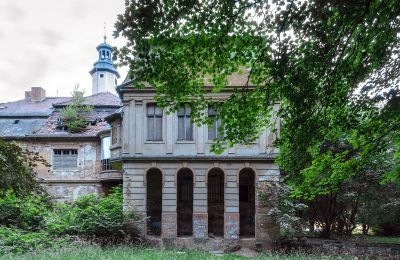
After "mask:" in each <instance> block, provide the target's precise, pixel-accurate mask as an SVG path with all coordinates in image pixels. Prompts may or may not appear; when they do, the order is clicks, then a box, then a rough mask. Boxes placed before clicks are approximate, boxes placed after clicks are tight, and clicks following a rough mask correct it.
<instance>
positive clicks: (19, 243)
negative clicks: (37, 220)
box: [0, 226, 69, 256]
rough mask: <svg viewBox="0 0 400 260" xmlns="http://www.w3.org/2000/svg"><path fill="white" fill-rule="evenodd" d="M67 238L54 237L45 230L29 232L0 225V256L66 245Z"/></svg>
mask: <svg viewBox="0 0 400 260" xmlns="http://www.w3.org/2000/svg"><path fill="white" fill-rule="evenodd" d="M68 242H69V239H68V238H56V237H54V236H51V235H49V234H48V233H47V232H44V231H40V232H29V231H24V230H21V229H17V228H7V227H1V226H0V256H2V255H6V254H20V253H25V252H28V251H33V250H40V249H46V248H60V247H64V246H66V244H67V243H68Z"/></svg>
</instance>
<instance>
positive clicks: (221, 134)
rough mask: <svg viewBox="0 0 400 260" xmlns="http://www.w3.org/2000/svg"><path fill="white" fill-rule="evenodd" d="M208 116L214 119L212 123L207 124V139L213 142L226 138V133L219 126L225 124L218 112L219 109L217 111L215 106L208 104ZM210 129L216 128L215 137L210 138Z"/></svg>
mask: <svg viewBox="0 0 400 260" xmlns="http://www.w3.org/2000/svg"><path fill="white" fill-rule="evenodd" d="M210 111H212V112H210ZM207 116H208V118H212V120H213V123H212V124H211V125H207V140H208V141H209V142H212V141H214V140H215V139H217V140H222V139H223V138H224V135H225V134H224V132H223V131H222V132H221V131H220V130H219V128H221V127H223V124H222V120H221V119H220V118H218V114H217V111H216V109H215V107H213V106H208V108H207ZM214 124H215V130H214V129H213V128H214ZM210 130H214V131H215V132H214V135H215V137H214V138H210Z"/></svg>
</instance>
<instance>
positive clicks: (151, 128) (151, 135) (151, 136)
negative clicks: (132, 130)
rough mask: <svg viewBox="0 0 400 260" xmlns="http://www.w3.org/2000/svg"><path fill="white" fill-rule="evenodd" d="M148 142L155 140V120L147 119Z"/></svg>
mask: <svg viewBox="0 0 400 260" xmlns="http://www.w3.org/2000/svg"><path fill="white" fill-rule="evenodd" d="M147 140H154V118H153V117H148V118H147Z"/></svg>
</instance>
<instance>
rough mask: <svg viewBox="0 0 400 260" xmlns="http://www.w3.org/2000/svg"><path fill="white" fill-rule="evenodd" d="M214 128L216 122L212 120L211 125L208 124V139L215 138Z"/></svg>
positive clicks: (215, 127)
mask: <svg viewBox="0 0 400 260" xmlns="http://www.w3.org/2000/svg"><path fill="white" fill-rule="evenodd" d="M216 129H217V122H216V121H214V123H213V124H212V125H210V126H208V140H214V139H215V138H216Z"/></svg>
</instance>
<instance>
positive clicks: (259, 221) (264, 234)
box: [255, 181, 279, 249]
mask: <svg viewBox="0 0 400 260" xmlns="http://www.w3.org/2000/svg"><path fill="white" fill-rule="evenodd" d="M272 187H273V186H270V185H269V183H268V182H267V181H263V182H260V183H259V185H258V187H256V230H255V231H256V234H255V235H256V239H257V241H258V242H259V243H260V244H261V246H262V248H264V249H272V248H273V247H274V245H275V243H276V241H277V240H278V238H279V224H278V223H277V221H276V219H275V218H274V217H273V216H271V215H269V211H270V210H271V209H272V208H273V207H277V205H278V202H277V200H276V196H275V195H274V192H275V191H274V190H273V188H272Z"/></svg>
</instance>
